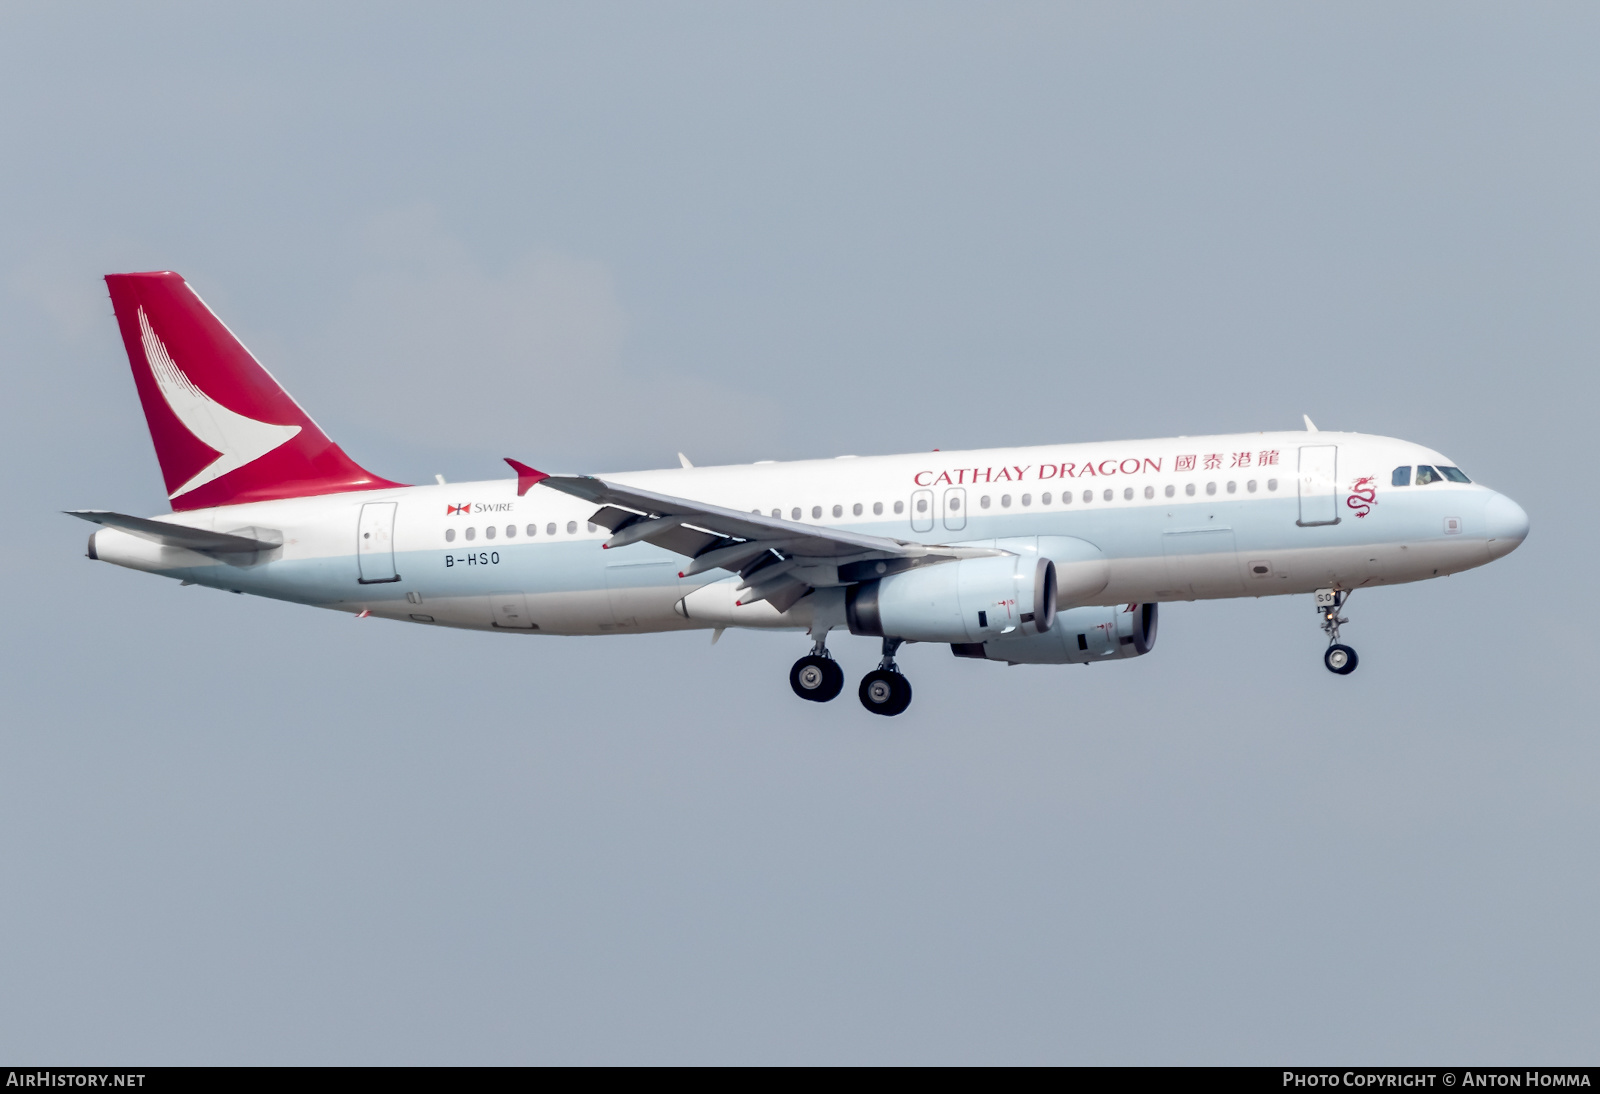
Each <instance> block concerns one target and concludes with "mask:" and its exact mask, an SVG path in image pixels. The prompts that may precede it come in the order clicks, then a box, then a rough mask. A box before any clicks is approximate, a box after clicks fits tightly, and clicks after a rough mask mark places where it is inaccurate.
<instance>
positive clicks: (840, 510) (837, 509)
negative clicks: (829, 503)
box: [833, 505, 844, 518]
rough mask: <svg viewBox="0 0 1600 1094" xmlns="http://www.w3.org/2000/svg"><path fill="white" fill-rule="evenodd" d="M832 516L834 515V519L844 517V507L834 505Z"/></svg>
mask: <svg viewBox="0 0 1600 1094" xmlns="http://www.w3.org/2000/svg"><path fill="white" fill-rule="evenodd" d="M833 515H834V517H835V518H838V517H842V516H844V506H842V505H835V506H834V507H833Z"/></svg>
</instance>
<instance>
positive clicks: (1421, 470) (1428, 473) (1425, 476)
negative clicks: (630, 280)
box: [1417, 463, 1444, 486]
mask: <svg viewBox="0 0 1600 1094" xmlns="http://www.w3.org/2000/svg"><path fill="white" fill-rule="evenodd" d="M1443 481H1444V476H1443V475H1441V474H1439V472H1437V471H1435V470H1434V469H1433V468H1431V467H1429V466H1428V465H1427V464H1425V463H1419V464H1417V485H1418V486H1427V485H1428V484H1429V483H1430V482H1443Z"/></svg>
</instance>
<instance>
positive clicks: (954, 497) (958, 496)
mask: <svg viewBox="0 0 1600 1094" xmlns="http://www.w3.org/2000/svg"><path fill="white" fill-rule="evenodd" d="M944 526H945V527H946V528H948V529H950V531H952V532H959V531H961V529H963V528H965V527H966V526H967V492H966V490H964V489H962V488H961V487H959V486H952V487H950V488H949V489H948V490H946V491H945V492H944Z"/></svg>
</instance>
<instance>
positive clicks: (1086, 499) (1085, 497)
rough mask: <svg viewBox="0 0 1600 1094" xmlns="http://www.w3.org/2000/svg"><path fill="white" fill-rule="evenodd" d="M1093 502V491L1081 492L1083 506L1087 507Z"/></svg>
mask: <svg viewBox="0 0 1600 1094" xmlns="http://www.w3.org/2000/svg"><path fill="white" fill-rule="evenodd" d="M1093 500H1094V491H1093V490H1085V491H1084V492H1083V503H1084V504H1085V505H1088V504H1089V503H1090V502H1091V501H1093Z"/></svg>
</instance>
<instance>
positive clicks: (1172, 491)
mask: <svg viewBox="0 0 1600 1094" xmlns="http://www.w3.org/2000/svg"><path fill="white" fill-rule="evenodd" d="M1177 492H1178V491H1177V487H1175V486H1173V485H1172V484H1171V483H1168V484H1167V491H1166V493H1167V497H1169V498H1170V497H1172V495H1173V494H1175V493H1177Z"/></svg>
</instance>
